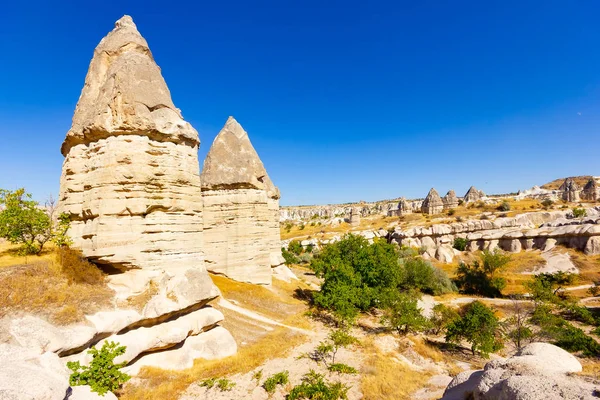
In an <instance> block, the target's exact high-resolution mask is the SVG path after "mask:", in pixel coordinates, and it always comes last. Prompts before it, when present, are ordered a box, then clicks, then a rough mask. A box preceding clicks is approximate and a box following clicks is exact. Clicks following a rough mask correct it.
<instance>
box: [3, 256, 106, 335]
mask: <svg viewBox="0 0 600 400" xmlns="http://www.w3.org/2000/svg"><path fill="white" fill-rule="evenodd" d="M11 257H12V263H11ZM1 259H2V265H3V267H2V269H0V316H4V315H7V314H9V313H15V312H28V313H32V314H36V315H40V316H44V317H47V318H49V319H50V320H51V321H52V322H54V323H57V324H63V325H66V324H70V323H74V322H77V321H80V320H82V318H83V316H84V314H89V313H93V312H94V311H97V310H98V309H99V308H100V307H102V306H106V305H109V304H110V301H111V299H112V297H113V294H114V293H113V291H112V290H111V289H109V288H108V287H107V286H106V285H105V282H104V274H103V273H101V272H100V270H98V269H97V268H96V267H95V266H94V265H92V264H90V263H88V262H87V261H85V260H84V259H83V258H81V256H79V255H78V254H77V253H76V252H73V251H72V250H69V251H58V250H56V249H51V248H50V249H48V250H46V251H44V253H43V255H42V256H40V257H35V256H34V257H28V262H29V264H19V262H20V261H22V258H21V257H20V256H17V255H14V256H13V254H11V252H10V250H9V251H7V250H6V249H5V251H4V252H3V253H2V256H1ZM32 260H33V261H32ZM61 261H62V264H61ZM88 275H89V276H88Z"/></svg>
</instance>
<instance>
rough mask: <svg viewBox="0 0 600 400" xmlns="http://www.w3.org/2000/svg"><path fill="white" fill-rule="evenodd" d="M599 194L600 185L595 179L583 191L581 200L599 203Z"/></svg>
mask: <svg viewBox="0 0 600 400" xmlns="http://www.w3.org/2000/svg"><path fill="white" fill-rule="evenodd" d="M599 192H600V187H598V183H597V182H596V180H595V179H594V178H590V180H589V181H588V182H587V183H586V184H585V186H584V187H583V190H582V191H581V199H582V200H587V201H598V199H599V198H600V194H599Z"/></svg>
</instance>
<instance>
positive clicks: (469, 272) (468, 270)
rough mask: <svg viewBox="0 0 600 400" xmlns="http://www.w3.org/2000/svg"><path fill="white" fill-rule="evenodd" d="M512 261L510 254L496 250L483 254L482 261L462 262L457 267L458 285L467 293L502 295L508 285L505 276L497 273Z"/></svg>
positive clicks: (490, 295) (488, 295) (489, 295)
mask: <svg viewBox="0 0 600 400" xmlns="http://www.w3.org/2000/svg"><path fill="white" fill-rule="evenodd" d="M509 261H510V256H509V255H505V254H503V253H502V252H501V251H499V250H496V251H494V252H493V253H492V252H489V251H487V250H485V251H483V252H482V254H481V261H475V262H473V264H472V265H470V264H466V263H463V262H461V263H460V264H459V266H458V269H457V274H456V275H457V276H456V285H457V286H458V288H459V289H460V290H461V292H463V293H465V294H479V295H483V296H486V297H500V296H501V295H502V289H504V287H505V286H506V281H505V279H504V278H501V277H498V276H497V275H496V274H497V273H498V272H499V271H501V270H502V269H503V268H504V267H505V266H506V264H508V262H509Z"/></svg>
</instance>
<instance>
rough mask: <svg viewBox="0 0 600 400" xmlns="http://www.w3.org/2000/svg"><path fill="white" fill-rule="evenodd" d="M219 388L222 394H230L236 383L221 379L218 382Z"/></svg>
mask: <svg viewBox="0 0 600 400" xmlns="http://www.w3.org/2000/svg"><path fill="white" fill-rule="evenodd" d="M217 387H218V388H219V390H220V391H221V392H229V391H230V390H231V389H233V388H234V387H235V382H232V381H230V380H229V379H227V378H221V379H219V380H217Z"/></svg>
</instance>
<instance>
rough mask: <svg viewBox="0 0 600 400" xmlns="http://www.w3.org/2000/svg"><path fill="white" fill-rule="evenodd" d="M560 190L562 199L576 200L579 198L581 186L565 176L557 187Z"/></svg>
mask: <svg viewBox="0 0 600 400" xmlns="http://www.w3.org/2000/svg"><path fill="white" fill-rule="evenodd" d="M558 190H559V191H561V192H562V199H563V200H564V201H569V202H576V201H579V199H580V196H579V195H580V191H581V187H580V186H579V185H578V184H577V183H576V182H575V181H574V180H573V178H567V179H565V181H564V182H563V184H562V185H560V187H559V188H558Z"/></svg>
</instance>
